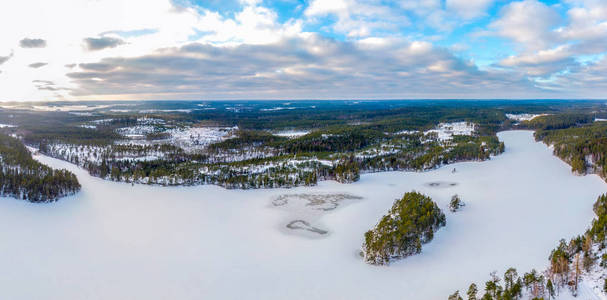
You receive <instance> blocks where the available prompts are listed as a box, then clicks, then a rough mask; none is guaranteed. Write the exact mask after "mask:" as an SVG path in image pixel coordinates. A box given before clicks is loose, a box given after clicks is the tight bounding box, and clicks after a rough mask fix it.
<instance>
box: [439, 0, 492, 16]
mask: <svg viewBox="0 0 607 300" xmlns="http://www.w3.org/2000/svg"><path fill="white" fill-rule="evenodd" d="M493 2H494V0H446V6H447V9H448V10H451V11H454V12H455V13H457V14H458V15H459V16H460V17H462V18H464V19H473V18H477V17H480V16H483V15H485V14H486V12H487V9H488V8H489V6H491V5H492V4H493Z"/></svg>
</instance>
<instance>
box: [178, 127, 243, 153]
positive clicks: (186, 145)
mask: <svg viewBox="0 0 607 300" xmlns="http://www.w3.org/2000/svg"><path fill="white" fill-rule="evenodd" d="M237 130H238V127H237V126H234V127H184V128H175V129H171V130H168V131H167V133H169V134H170V135H171V138H170V143H171V144H172V145H176V146H179V147H181V148H183V150H185V151H186V152H192V151H195V150H201V149H204V148H206V147H207V146H208V145H210V144H213V143H217V142H221V141H223V140H226V139H228V138H230V137H233V136H234V134H235V133H236V131H237Z"/></svg>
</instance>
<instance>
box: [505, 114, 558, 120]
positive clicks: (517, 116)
mask: <svg viewBox="0 0 607 300" xmlns="http://www.w3.org/2000/svg"><path fill="white" fill-rule="evenodd" d="M547 115H548V114H506V118H508V119H510V120H515V121H519V122H522V121H530V120H533V119H535V118H537V117H541V116H547Z"/></svg>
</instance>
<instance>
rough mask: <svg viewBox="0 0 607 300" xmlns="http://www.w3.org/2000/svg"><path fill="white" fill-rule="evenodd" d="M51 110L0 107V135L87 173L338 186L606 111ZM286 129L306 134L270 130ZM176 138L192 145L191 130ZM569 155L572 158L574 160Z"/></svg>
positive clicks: (558, 107) (221, 106) (457, 156)
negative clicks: (509, 133) (463, 129)
mask: <svg viewBox="0 0 607 300" xmlns="http://www.w3.org/2000/svg"><path fill="white" fill-rule="evenodd" d="M37 105H43V104H37ZM44 105H48V104H44ZM52 105H53V108H55V110H54V111H37V110H35V109H33V110H32V109H31V107H36V106H34V105H33V104H32V106H29V109H26V106H24V107H23V108H22V109H21V108H19V106H17V108H14V109H0V123H2V124H11V125H13V126H14V127H11V128H4V129H3V130H4V131H5V132H6V133H11V134H13V135H15V136H18V137H20V138H21V139H22V140H23V141H24V142H25V143H26V144H27V145H29V146H32V147H34V148H37V149H39V150H40V152H41V153H44V154H46V155H50V156H52V157H55V158H59V159H63V160H67V161H69V162H72V163H74V164H77V165H79V166H81V167H83V168H85V169H87V170H88V171H89V173H90V174H92V175H94V176H98V177H102V178H105V179H108V180H114V181H126V182H134V183H144V184H160V185H194V184H217V185H221V186H224V187H226V188H267V187H293V186H299V185H314V184H316V183H317V182H318V181H321V180H336V181H339V182H343V183H348V182H354V181H357V180H358V179H359V178H360V174H363V173H370V172H383V171H396V170H399V171H423V170H430V169H433V168H436V167H440V166H443V165H446V164H450V163H454V162H460V161H482V160H487V159H490V158H491V156H495V155H499V154H501V153H502V152H503V151H504V144H503V143H500V142H499V140H498V138H497V136H496V133H497V132H498V131H500V130H505V129H512V128H533V129H537V130H538V134H539V132H543V131H555V130H559V129H562V128H566V127H567V126H581V125H583V124H589V123H588V122H589V121H591V120H592V118H591V117H590V115H589V114H588V111H595V112H598V114H599V115H600V114H605V115H607V111H606V110H605V109H604V105H603V104H602V103H600V102H593V101H588V102H575V101H531V100H529V101H500V100H492V101H471V100H469V101H466V100H455V101H330V102H328V101H298V102H293V103H290V102H280V101H278V102H277V101H246V102H229V103H228V102H221V101H215V102H214V101H205V102H192V101H142V102H128V103H126V102H124V103H123V102H111V103H108V102H91V104H90V105H89V107H99V109H88V110H87V111H84V112H70V111H65V112H64V111H60V110H59V109H57V108H60V107H62V105H69V103H61V102H57V103H53V104H52ZM523 112H524V113H537V114H540V113H541V114H547V115H544V116H541V117H538V118H535V119H533V120H531V121H528V122H527V121H524V122H521V123H520V124H517V123H516V122H514V121H513V120H510V119H508V118H507V117H506V114H516V113H523ZM444 122H469V123H471V124H475V127H474V132H473V133H472V134H471V135H454V136H453V137H452V139H450V140H441V139H439V138H438V137H436V136H432V135H429V134H424V132H427V130H429V129H433V128H435V127H436V126H437V125H438V124H439V123H444ZM215 127H221V128H236V130H234V131H233V132H232V133H230V135H229V137H228V138H225V139H219V140H217V141H215V142H210V143H209V144H208V145H207V146H206V147H205V146H197V147H195V148H187V146H184V145H182V144H180V143H177V142H176V141H175V137H174V132H178V131H179V130H186V132H187V130H189V129H196V128H215ZM556 128H559V129H556ZM133 130H135V131H133ZM285 130H287V131H288V130H304V132H306V134H303V135H301V136H296V137H285V136H279V135H276V134H275V133H276V132H280V131H285ZM127 133H136V134H132V136H126V135H125V134H127ZM185 135H186V136H185V138H186V139H189V140H192V141H194V144H195V145H199V144H200V142H199V141H197V140H196V138H197V137H196V135H195V134H189V136H188V134H187V133H186V134H185ZM202 143H204V141H202ZM563 151H564V152H565V150H563ZM563 155H566V154H563ZM571 157H572V160H573V161H574V162H575V165H576V166H578V165H580V164H579V161H580V159H579V158H580V155H577V154H576V155H571ZM596 159H597V161H600V160H601V159H602V158H600V157H598V156H597V157H596ZM601 162H602V161H601ZM581 165H582V167H578V168H579V169H581V170H583V169H584V164H581Z"/></svg>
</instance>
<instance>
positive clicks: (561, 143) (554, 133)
mask: <svg viewBox="0 0 607 300" xmlns="http://www.w3.org/2000/svg"><path fill="white" fill-rule="evenodd" d="M535 138H536V140H538V141H542V142H544V143H546V144H547V145H552V146H553V147H554V154H555V155H556V156H558V157H559V158H561V159H562V160H564V161H566V162H567V163H569V164H570V165H571V170H572V171H573V172H576V173H578V174H586V173H595V174H598V175H599V176H601V177H603V178H606V176H607V173H606V171H607V169H606V166H607V157H606V155H605V153H607V152H606V151H607V122H602V121H601V122H594V123H591V124H586V125H582V126H571V127H568V128H563V129H554V130H548V129H547V130H538V131H536V132H535Z"/></svg>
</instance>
